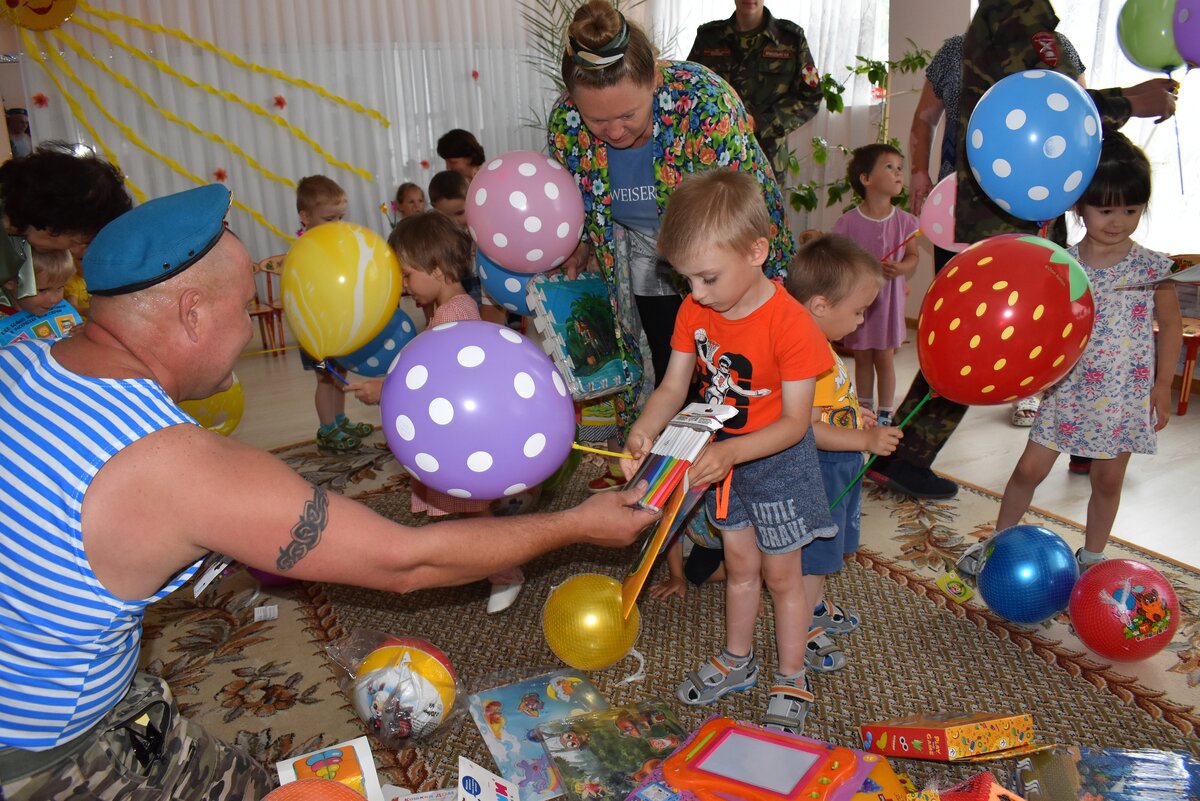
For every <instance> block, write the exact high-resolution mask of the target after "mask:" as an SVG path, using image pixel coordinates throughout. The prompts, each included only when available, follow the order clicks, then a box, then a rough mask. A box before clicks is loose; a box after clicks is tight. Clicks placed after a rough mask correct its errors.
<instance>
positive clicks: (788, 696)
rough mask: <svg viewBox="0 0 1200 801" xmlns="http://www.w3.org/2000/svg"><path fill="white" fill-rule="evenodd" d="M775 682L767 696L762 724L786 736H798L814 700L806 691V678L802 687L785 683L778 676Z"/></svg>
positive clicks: (802, 729) (810, 693)
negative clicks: (782, 732) (765, 712)
mask: <svg viewBox="0 0 1200 801" xmlns="http://www.w3.org/2000/svg"><path fill="white" fill-rule="evenodd" d="M775 681H776V682H777V683H776V684H773V685H772V686H771V689H770V691H769V692H768V694H767V714H765V715H763V718H762V724H763V725H764V726H766V727H767V728H770V729H778V730H780V731H785V732H787V733H788V734H800V733H801V732H803V731H804V719H805V718H806V717H808V710H809V707H811V706H812V704H813V702H814V701H815V700H816V698H815V696H813V694H812V691H810V690H809V689H808V677H807V676H806V677H805V679H804V686H803V687H796V686H794V685H792V684H791V683H787V682H786V680H785V679H783V678H782V677H781V676H779V675H776V676H775Z"/></svg>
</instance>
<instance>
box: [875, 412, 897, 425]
mask: <svg viewBox="0 0 1200 801" xmlns="http://www.w3.org/2000/svg"><path fill="white" fill-rule="evenodd" d="M892 414H893V412H892V410H891V409H881V410H880V412H879V414H878V415H876V417H875V420H876V422H878V423H879V425H881V426H884V427H887V426H890V425H891V424H892Z"/></svg>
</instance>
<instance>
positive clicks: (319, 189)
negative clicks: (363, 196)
mask: <svg viewBox="0 0 1200 801" xmlns="http://www.w3.org/2000/svg"><path fill="white" fill-rule="evenodd" d="M345 199H346V190H345V189H342V187H340V186H339V185H338V182H337V181H335V180H333V179H332V178H326V177H325V176H324V175H309V176H307V177H305V178H301V179H300V183H298V184H296V211H297V212H301V211H312V210H313V209H315V208H316V207H317V206H320V205H322V204H323V203H337V202H338V201H341V200H345Z"/></svg>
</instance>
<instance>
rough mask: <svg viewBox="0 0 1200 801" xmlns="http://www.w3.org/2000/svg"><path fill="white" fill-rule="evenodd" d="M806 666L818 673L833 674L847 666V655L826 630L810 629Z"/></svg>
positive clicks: (805, 654)
mask: <svg viewBox="0 0 1200 801" xmlns="http://www.w3.org/2000/svg"><path fill="white" fill-rule="evenodd" d="M804 665H805V667H807V668H808V669H809V670H815V671H817V672H818V673H832V672H833V671H835V670H841V669H842V668H844V667H845V666H846V654H845V653H844V652H843V651H842V649H841V648H839V647H838V644H837V643H835V642H834V641H833V638H831V637H830V636H829V635H828V634H826V633H825V629H823V628H821V627H820V626H818V627H816V628H814V629H809V632H808V645H807V647H806V648H805V651H804Z"/></svg>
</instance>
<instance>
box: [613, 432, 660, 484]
mask: <svg viewBox="0 0 1200 801" xmlns="http://www.w3.org/2000/svg"><path fill="white" fill-rule="evenodd" d="M652 447H654V438H653V437H650V436H649V435H647V434H646V433H645V432H644V431H639V430H638V427H637V426H636V425H635V426H634V427H633V428H631V429H630V430H629V436H628V437H627V438H626V440H625V450H627V451H628V452H629V453H631V454H633V458H632V459H621V460H619V461H618V464H619V465H620V466H621V473H622V474H624V476H625V480H626V481H628V480H629V479H631V478H633V475H634V473H636V472H637V471H638V468H639V467H641V466H642V462H643V461H645V459H646V454H648V453H650V449H651V448H652Z"/></svg>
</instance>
